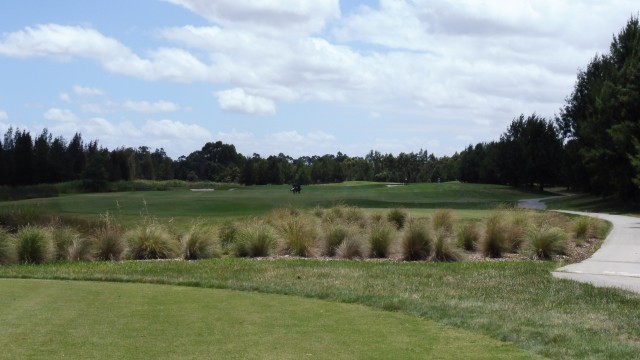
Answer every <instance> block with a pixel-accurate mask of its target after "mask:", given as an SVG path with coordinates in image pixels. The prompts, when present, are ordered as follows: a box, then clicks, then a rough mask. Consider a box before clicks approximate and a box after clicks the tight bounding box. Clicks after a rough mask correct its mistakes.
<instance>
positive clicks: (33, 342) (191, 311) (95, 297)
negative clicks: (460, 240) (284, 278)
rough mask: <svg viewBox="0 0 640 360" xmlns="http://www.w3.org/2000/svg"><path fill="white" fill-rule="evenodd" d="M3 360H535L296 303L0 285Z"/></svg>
mask: <svg viewBox="0 0 640 360" xmlns="http://www.w3.org/2000/svg"><path fill="white" fill-rule="evenodd" d="M0 304H2V305H1V306H0V349H2V350H1V352H0V358H2V359H5V358H6V359H45V358H46V359H50V358H58V359H59V358H70V359H92V358H93V359H138V358H139V359H150V358H162V359H179V358H180V359H186V358H188V359H205V358H206V359H210V358H218V359H233V358H243V359H247V358H248V359H270V358H271V359H276V358H277V359H287V358H291V359H299V358H303V357H304V358H332V359H336V358H402V359H407V358H441V359H445V358H486V359H495V358H508V359H516V358H534V357H535V356H533V355H530V354H529V353H526V352H523V351H521V350H519V349H517V348H516V347H515V346H513V345H512V344H506V343H502V342H498V341H496V340H493V339H490V338H488V337H485V336H480V335H476V334H473V333H469V332H465V331H461V330H458V329H451V328H447V327H443V326H440V325H438V324H435V323H433V322H430V321H426V320H423V319H419V318H415V317H411V316H408V315H403V314H400V313H392V312H385V311H380V310H375V309H370V308H367V307H364V306H360V305H351V304H340V303H332V302H326V301H321V300H313V299H302V298H297V297H291V296H283V295H271V294H259V293H251V292H240V291H229V290H217V289H202V288H190V287H180V286H165V285H149V284H130V283H101V282H72V281H49V280H21V279H0Z"/></svg>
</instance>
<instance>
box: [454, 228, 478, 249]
mask: <svg viewBox="0 0 640 360" xmlns="http://www.w3.org/2000/svg"><path fill="white" fill-rule="evenodd" d="M456 238H457V242H458V246H460V247H461V248H463V249H465V250H466V251H475V250H476V248H477V247H478V242H480V232H479V230H478V226H477V225H476V224H475V223H468V224H464V225H463V226H461V227H459V228H458V232H457V234H456Z"/></svg>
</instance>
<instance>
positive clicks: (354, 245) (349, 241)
mask: <svg viewBox="0 0 640 360" xmlns="http://www.w3.org/2000/svg"><path fill="white" fill-rule="evenodd" d="M367 253H368V251H367V248H366V246H365V244H364V241H363V240H362V239H361V238H360V237H358V236H349V237H347V238H346V239H345V240H344V241H343V242H342V244H340V246H338V249H337V250H336V256H337V257H339V258H341V259H363V258H366V257H367Z"/></svg>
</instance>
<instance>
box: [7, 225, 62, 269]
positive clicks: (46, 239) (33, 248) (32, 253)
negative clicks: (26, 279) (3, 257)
mask: <svg viewBox="0 0 640 360" xmlns="http://www.w3.org/2000/svg"><path fill="white" fill-rule="evenodd" d="M15 239H16V255H17V257H18V261H19V262H20V263H25V264H42V263H45V262H48V261H50V260H53V259H54V258H55V248H54V245H53V241H52V240H51V235H50V234H49V232H48V231H46V230H45V229H43V228H39V227H35V226H26V227H23V228H21V229H20V230H18V232H17V233H16V235H15Z"/></svg>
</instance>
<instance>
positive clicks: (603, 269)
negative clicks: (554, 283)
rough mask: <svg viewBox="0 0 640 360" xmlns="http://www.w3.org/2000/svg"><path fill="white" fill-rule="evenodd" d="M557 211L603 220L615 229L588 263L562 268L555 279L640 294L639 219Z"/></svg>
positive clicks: (555, 274)
mask: <svg viewBox="0 0 640 360" xmlns="http://www.w3.org/2000/svg"><path fill="white" fill-rule="evenodd" d="M558 211H559V212H563V213H568V214H577V215H584V216H592V217H596V218H599V219H604V220H607V221H610V222H611V223H612V224H613V229H612V230H611V233H610V234H609V236H607V238H606V239H605V240H604V242H603V243H602V246H601V247H600V249H599V250H598V251H596V252H595V253H594V254H593V255H592V256H591V257H590V258H589V259H587V260H585V261H583V262H581V263H577V264H571V265H567V266H564V267H562V268H559V269H557V270H556V271H554V272H553V273H552V274H553V276H555V277H557V278H561V279H570V280H575V281H580V282H586V283H591V284H593V285H595V286H603V287H617V288H622V289H625V290H630V291H633V292H636V293H640V218H635V217H631V216H622V215H608V214H597V213H586V212H579V211H564V210H558Z"/></svg>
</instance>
